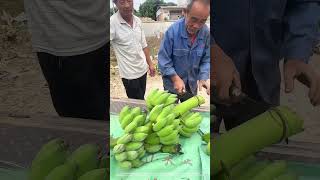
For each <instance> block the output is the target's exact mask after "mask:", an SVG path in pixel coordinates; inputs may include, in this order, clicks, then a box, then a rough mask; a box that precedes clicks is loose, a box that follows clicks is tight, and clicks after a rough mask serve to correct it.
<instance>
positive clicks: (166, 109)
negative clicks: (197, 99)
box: [157, 105, 174, 119]
mask: <svg viewBox="0 0 320 180" xmlns="http://www.w3.org/2000/svg"><path fill="white" fill-rule="evenodd" d="M173 107H174V105H170V106H166V107H164V108H163V109H162V111H161V113H160V114H159V116H158V117H157V119H158V118H159V119H162V118H164V117H167V116H168V115H169V114H170V113H171V111H172V109H173Z"/></svg>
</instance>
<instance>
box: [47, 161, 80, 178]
mask: <svg viewBox="0 0 320 180" xmlns="http://www.w3.org/2000/svg"><path fill="white" fill-rule="evenodd" d="M75 178H76V165H75V164H74V163H65V164H62V165H60V166H57V167H56V168H54V169H53V170H52V171H50V173H49V174H48V176H47V177H46V178H45V180H72V179H75Z"/></svg>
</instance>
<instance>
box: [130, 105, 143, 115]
mask: <svg viewBox="0 0 320 180" xmlns="http://www.w3.org/2000/svg"><path fill="white" fill-rule="evenodd" d="M141 113H142V112H141V108H140V107H135V108H133V109H131V114H132V116H133V117H136V116H138V115H140V114H141Z"/></svg>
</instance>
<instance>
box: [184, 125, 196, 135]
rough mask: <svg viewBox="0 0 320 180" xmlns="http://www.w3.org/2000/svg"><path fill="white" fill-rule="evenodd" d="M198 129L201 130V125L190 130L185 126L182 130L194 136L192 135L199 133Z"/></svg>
mask: <svg viewBox="0 0 320 180" xmlns="http://www.w3.org/2000/svg"><path fill="white" fill-rule="evenodd" d="M198 129H199V125H197V126H196V127H194V128H189V127H187V126H183V127H182V130H183V131H184V132H186V133H189V134H192V133H195V132H197V131H198Z"/></svg>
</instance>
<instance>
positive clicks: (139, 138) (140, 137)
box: [132, 133, 148, 142]
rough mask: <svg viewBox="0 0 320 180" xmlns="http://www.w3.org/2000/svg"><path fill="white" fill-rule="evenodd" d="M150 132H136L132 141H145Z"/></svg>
mask: <svg viewBox="0 0 320 180" xmlns="http://www.w3.org/2000/svg"><path fill="white" fill-rule="evenodd" d="M147 136H148V134H146V133H134V134H133V138H132V141H138V142H139V141H144V140H145V139H146V138H147Z"/></svg>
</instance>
